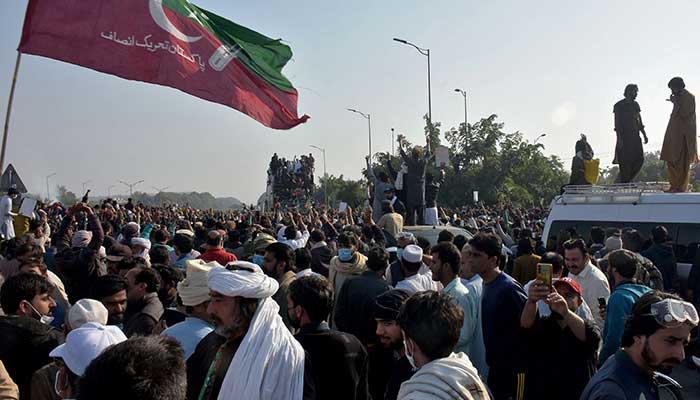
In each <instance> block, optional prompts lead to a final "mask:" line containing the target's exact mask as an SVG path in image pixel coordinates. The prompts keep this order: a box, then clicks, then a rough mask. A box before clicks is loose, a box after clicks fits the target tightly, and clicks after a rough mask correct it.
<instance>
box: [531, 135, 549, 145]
mask: <svg viewBox="0 0 700 400" xmlns="http://www.w3.org/2000/svg"><path fill="white" fill-rule="evenodd" d="M545 136H547V134H546V133H543V134H541V135H540V136H537V138H535V141H534V144H537V141H538V140H540V139H542V138H543V137H545Z"/></svg>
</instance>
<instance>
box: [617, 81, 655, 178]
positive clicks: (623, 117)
mask: <svg viewBox="0 0 700 400" xmlns="http://www.w3.org/2000/svg"><path fill="white" fill-rule="evenodd" d="M638 92H639V88H638V87H637V85H634V84H629V85H627V86H626V87H625V98H624V99H622V100H620V101H618V102H617V103H615V107H614V108H613V113H614V114H615V132H616V133H617V145H616V146H615V159H614V160H613V164H619V165H620V173H619V174H618V175H617V180H616V182H617V183H629V182H632V181H633V180H634V178H635V177H636V176H637V174H639V171H641V169H642V165H643V164H644V149H643V148H642V139H641V138H640V137H639V133H640V132H641V133H642V135H643V136H644V144H647V143H649V139H648V138H647V133H646V132H645V131H644V124H642V116H641V110H640V108H639V103H637V102H636V101H635V100H636V98H637V93H638Z"/></svg>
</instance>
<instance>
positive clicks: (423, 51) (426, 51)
mask: <svg viewBox="0 0 700 400" xmlns="http://www.w3.org/2000/svg"><path fill="white" fill-rule="evenodd" d="M394 41H395V42H399V43H402V44H406V45H409V46H412V47H413V48H415V49H416V50H418V52H419V53H421V54H422V55H424V56H426V57H428V121H430V122H431V123H432V122H433V107H432V100H431V93H430V92H431V89H430V49H423V48H421V47H418V46H416V45H415V44H413V43H411V42H409V41H406V40H404V39H398V38H394Z"/></svg>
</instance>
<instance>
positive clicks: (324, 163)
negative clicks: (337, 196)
mask: <svg viewBox="0 0 700 400" xmlns="http://www.w3.org/2000/svg"><path fill="white" fill-rule="evenodd" d="M309 146H311V147H313V148H314V149H316V150H320V151H321V153H323V178H324V179H326V180H325V181H324V182H323V202H324V203H326V206H328V191H327V187H328V182H327V180H328V175H327V174H326V149H325V148H323V147H318V146H314V145H313V144H310V145H309Z"/></svg>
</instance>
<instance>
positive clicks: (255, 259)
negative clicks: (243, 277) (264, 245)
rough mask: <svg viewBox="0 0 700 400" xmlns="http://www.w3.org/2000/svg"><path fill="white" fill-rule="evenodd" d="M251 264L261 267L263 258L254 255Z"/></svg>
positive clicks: (263, 261)
mask: <svg viewBox="0 0 700 400" xmlns="http://www.w3.org/2000/svg"><path fill="white" fill-rule="evenodd" d="M253 264H257V265H258V266H260V267H262V266H263V264H265V256H261V255H260V254H254V255H253Z"/></svg>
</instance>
